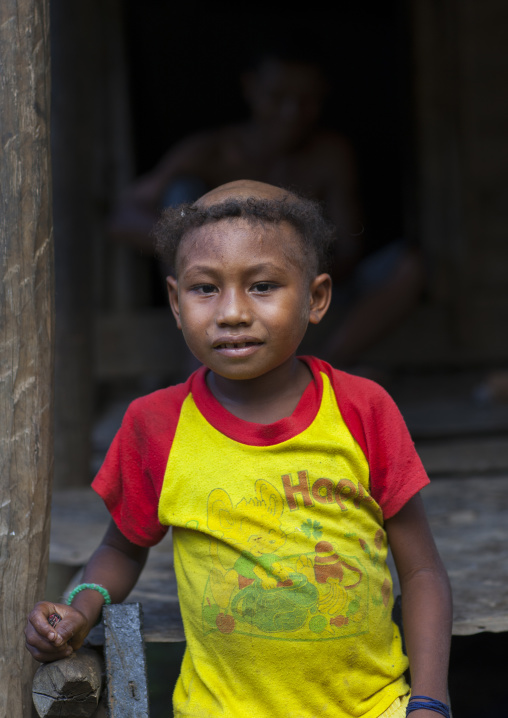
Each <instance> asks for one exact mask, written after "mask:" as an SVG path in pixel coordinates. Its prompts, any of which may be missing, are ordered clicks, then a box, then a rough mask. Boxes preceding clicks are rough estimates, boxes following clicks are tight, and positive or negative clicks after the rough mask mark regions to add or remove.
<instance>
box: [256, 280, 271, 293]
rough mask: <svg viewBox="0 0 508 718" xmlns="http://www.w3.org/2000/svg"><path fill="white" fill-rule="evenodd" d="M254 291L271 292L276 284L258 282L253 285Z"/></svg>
mask: <svg viewBox="0 0 508 718" xmlns="http://www.w3.org/2000/svg"><path fill="white" fill-rule="evenodd" d="M252 289H253V291H255V292H260V293H261V294H263V293H265V292H269V291H270V290H271V289H275V284H273V283H272V282H256V284H254V285H253V287H252Z"/></svg>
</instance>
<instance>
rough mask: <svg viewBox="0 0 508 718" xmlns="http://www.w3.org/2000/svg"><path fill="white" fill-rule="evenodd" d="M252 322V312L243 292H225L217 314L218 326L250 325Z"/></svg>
mask: <svg viewBox="0 0 508 718" xmlns="http://www.w3.org/2000/svg"><path fill="white" fill-rule="evenodd" d="M250 321H251V312H250V310H249V306H248V301H247V298H246V297H245V295H244V294H243V292H239V291H234V290H231V291H228V292H225V293H224V294H223V297H222V301H221V302H220V306H219V311H218V313H217V324H222V325H225V324H249V323H250Z"/></svg>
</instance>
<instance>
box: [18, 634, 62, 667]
mask: <svg viewBox="0 0 508 718" xmlns="http://www.w3.org/2000/svg"><path fill="white" fill-rule="evenodd" d="M26 647H27V649H28V651H29V652H30V653H31V655H32V656H33V658H35V660H36V661H39V662H40V663H50V662H51V661H58V660H60V659H61V658H67V657H68V656H70V655H71V653H73V649H72V647H71V646H70V645H69V644H68V643H65V644H64V645H63V646H61V647H60V648H55V646H54V645H53V644H51V643H48V644H47V646H46V647H45V646H42V645H38V646H36V645H33V644H31V643H29V641H28V638H27V640H26Z"/></svg>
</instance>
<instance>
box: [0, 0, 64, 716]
mask: <svg viewBox="0 0 508 718" xmlns="http://www.w3.org/2000/svg"><path fill="white" fill-rule="evenodd" d="M48 14H49V1H48V0H2V2H1V3H0V142H1V145H0V147H1V150H0V606H1V609H0V611H1V613H0V646H1V653H0V686H1V689H0V715H2V716H9V718H27V716H30V715H31V684H32V674H33V669H34V662H33V660H32V659H31V658H30V655H29V653H28V652H27V651H26V649H25V646H24V635H23V628H24V625H25V622H26V615H27V613H28V611H29V610H30V609H31V607H32V606H33V604H34V602H35V601H36V600H37V599H39V598H41V594H42V591H43V588H44V583H45V578H46V568H47V560H48V544H49V500H50V492H51V474H52V391H51V384H52V370H53V269H52V265H53V239H52V226H51V174H50V160H49V55H50V53H49V17H48Z"/></svg>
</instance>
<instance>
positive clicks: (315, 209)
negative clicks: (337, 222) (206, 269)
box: [152, 191, 335, 274]
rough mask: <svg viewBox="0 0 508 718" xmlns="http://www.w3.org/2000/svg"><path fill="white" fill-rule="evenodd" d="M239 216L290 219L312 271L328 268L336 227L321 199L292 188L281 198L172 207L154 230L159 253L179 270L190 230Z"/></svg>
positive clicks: (267, 220) (254, 220) (235, 199)
mask: <svg viewBox="0 0 508 718" xmlns="http://www.w3.org/2000/svg"><path fill="white" fill-rule="evenodd" d="M237 218H241V219H246V220H248V221H250V222H252V223H257V222H260V223H270V224H279V223H280V222H287V223H288V224H290V225H291V226H292V227H294V229H295V230H296V231H297V232H298V235H299V237H300V240H301V246H302V249H303V252H304V254H305V258H306V260H307V262H306V264H307V266H308V271H309V274H310V273H314V274H318V273H319V272H322V271H326V270H327V268H328V264H329V260H330V254H331V247H332V243H333V240H334V238H335V227H334V226H333V225H332V224H331V223H330V222H328V220H326V219H325V218H324V216H323V213H322V211H321V206H320V205H319V203H318V202H315V201H313V200H311V199H307V198H305V197H300V196H299V195H297V194H295V193H294V192H289V191H288V194H287V195H286V196H285V197H282V199H266V198H262V197H255V196H253V197H232V198H231V199H227V200H223V201H219V202H217V203H216V204H211V205H209V206H208V207H206V206H204V207H200V206H199V205H196V204H190V203H186V204H181V205H179V206H178V207H169V208H168V209H165V210H164V212H163V213H162V216H161V218H160V219H159V221H158V222H157V224H156V225H155V227H154V229H153V232H152V234H153V236H154V238H155V240H156V252H157V255H158V256H159V257H160V259H161V260H162V261H163V262H165V263H166V264H169V266H170V267H171V269H172V270H173V271H176V266H175V264H176V255H177V252H178V247H179V246H180V243H181V241H182V239H183V237H184V236H185V234H186V233H187V232H189V231H190V230H192V229H194V228H196V227H202V226H203V225H205V224H209V223H213V222H218V221H220V220H223V219H237Z"/></svg>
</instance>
